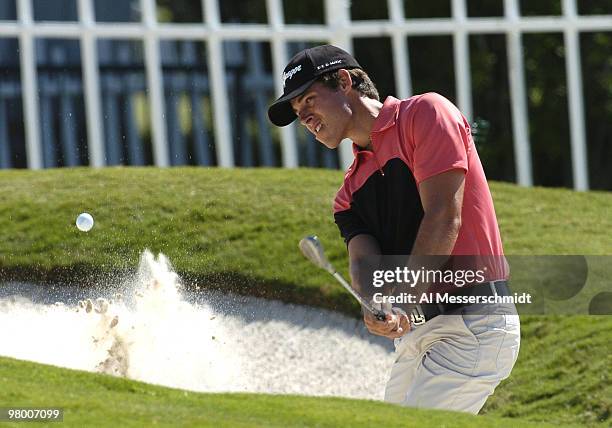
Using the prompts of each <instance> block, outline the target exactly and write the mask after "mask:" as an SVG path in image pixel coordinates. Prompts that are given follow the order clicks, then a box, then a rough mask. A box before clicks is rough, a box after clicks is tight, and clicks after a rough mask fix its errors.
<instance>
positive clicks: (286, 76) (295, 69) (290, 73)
mask: <svg viewBox="0 0 612 428" xmlns="http://www.w3.org/2000/svg"><path fill="white" fill-rule="evenodd" d="M300 70H302V64H300V65H298V66H295V67H293V68H292V69H291V70H289V71H288V72H286V73H283V88H284V87H285V86H286V82H287V80H291V78H292V77H293V76H295V74H296V73H297V72H298V71H300Z"/></svg>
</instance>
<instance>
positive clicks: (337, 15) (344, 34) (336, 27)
mask: <svg viewBox="0 0 612 428" xmlns="http://www.w3.org/2000/svg"><path fill="white" fill-rule="evenodd" d="M325 21H326V23H327V25H328V27H329V28H330V29H331V31H332V34H333V36H332V40H330V42H331V43H332V44H334V45H336V46H338V47H340V48H342V49H344V50H346V51H347V52H352V51H353V41H352V39H351V33H350V25H351V3H350V1H349V0H325ZM338 151H339V155H340V167H341V168H342V169H347V168H348V167H349V166H350V165H351V163H352V162H353V157H354V156H353V149H352V146H351V144H350V140H349V139H345V140H344V141H342V143H341V144H340V146H339V147H338Z"/></svg>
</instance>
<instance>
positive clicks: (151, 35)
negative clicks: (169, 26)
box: [140, 0, 170, 167]
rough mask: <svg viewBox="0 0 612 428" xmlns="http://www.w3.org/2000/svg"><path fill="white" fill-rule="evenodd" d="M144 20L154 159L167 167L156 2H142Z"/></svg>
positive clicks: (158, 164)
mask: <svg viewBox="0 0 612 428" xmlns="http://www.w3.org/2000/svg"><path fill="white" fill-rule="evenodd" d="M140 4H141V7H142V18H143V23H144V25H145V36H144V44H145V68H146V73H147V88H148V93H149V105H150V106H151V126H152V131H153V135H152V139H153V159H154V161H155V165H157V166H160V167H166V166H168V165H169V164H170V162H169V159H168V158H169V156H168V136H167V135H168V134H167V131H166V113H165V112H166V107H165V105H166V103H165V99H164V90H163V84H164V82H163V76H162V71H161V59H160V55H159V40H158V39H157V35H156V33H155V29H156V27H157V16H156V6H155V0H140Z"/></svg>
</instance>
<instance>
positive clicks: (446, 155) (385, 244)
mask: <svg viewBox="0 0 612 428" xmlns="http://www.w3.org/2000/svg"><path fill="white" fill-rule="evenodd" d="M370 137H371V140H372V147H373V150H372V151H369V150H363V149H360V148H359V147H358V146H356V145H353V153H354V155H355V158H354V160H353V163H352V165H351V166H350V167H349V169H348V170H347V172H346V175H345V177H344V183H343V184H342V187H341V188H340V190H339V191H338V193H337V195H336V198H335V201H334V208H333V211H334V219H335V222H336V224H337V225H338V228H339V229H340V234H341V235H342V237H343V238H344V240H345V242H346V244H347V245H348V243H349V241H350V240H351V239H352V238H353V237H355V236H356V235H359V234H369V235H372V236H374V237H375V238H376V240H377V241H378V243H379V245H380V248H381V250H382V253H383V254H385V255H396V254H410V251H411V249H412V246H413V245H414V241H415V239H416V235H417V232H418V229H419V225H420V224H421V220H422V218H423V206H422V205H421V199H420V196H419V184H420V183H421V182H422V181H423V180H426V179H428V178H430V177H432V176H434V175H436V174H440V173H443V172H445V171H448V170H451V169H461V170H463V171H465V190H464V196H463V207H462V210H461V228H460V230H459V235H458V237H457V241H456V243H455V247H454V249H453V251H452V255H461V256H464V255H467V256H476V255H482V256H503V254H504V252H503V247H502V242H501V237H500V233H499V228H498V225H497V219H496V216H495V209H494V207H493V200H492V198H491V193H490V191H489V186H488V184H487V180H486V177H485V174H484V171H483V168H482V164H481V162H480V158H479V157H478V153H477V151H476V147H475V146H474V141H473V139H472V135H471V132H470V126H469V123H468V121H467V120H466V119H465V117H463V115H462V114H461V112H459V110H458V109H457V108H456V107H455V106H454V105H453V104H452V103H451V102H450V101H449V100H447V99H446V98H444V97H443V96H441V95H439V94H436V93H426V94H422V95H416V96H413V97H411V98H408V99H406V100H402V101H400V100H398V99H396V98H393V97H388V98H387V99H386V100H385V102H384V104H383V107H382V109H381V110H380V113H379V115H378V117H377V118H376V120H375V122H374V126H373V128H372V132H371V135H370ZM500 259H503V257H501V258H500ZM494 270H496V272H490V274H491V275H492V278H491V279H504V278H507V275H508V272H507V266H506V265H505V263H504V264H503V265H501V264H500V266H498V267H497V268H496V269H494Z"/></svg>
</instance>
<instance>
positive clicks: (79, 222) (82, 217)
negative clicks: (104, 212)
mask: <svg viewBox="0 0 612 428" xmlns="http://www.w3.org/2000/svg"><path fill="white" fill-rule="evenodd" d="M93 225H94V219H93V217H92V216H91V214H89V213H81V214H79V216H78V217H77V219H76V227H77V228H78V229H79V230H80V231H81V232H89V231H90V230H91V228H92V227H93Z"/></svg>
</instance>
